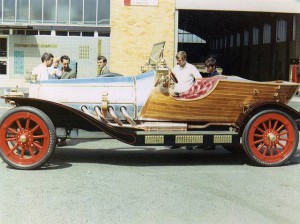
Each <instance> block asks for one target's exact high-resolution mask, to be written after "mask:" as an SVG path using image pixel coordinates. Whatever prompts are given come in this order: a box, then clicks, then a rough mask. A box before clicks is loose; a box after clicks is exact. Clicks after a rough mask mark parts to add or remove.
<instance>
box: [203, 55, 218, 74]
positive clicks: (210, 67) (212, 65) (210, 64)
mask: <svg viewBox="0 0 300 224" xmlns="http://www.w3.org/2000/svg"><path fill="white" fill-rule="evenodd" d="M205 67H206V71H207V73H209V75H208V77H212V76H215V75H219V73H218V71H217V60H216V59H214V58H208V59H207V60H206V61H205Z"/></svg>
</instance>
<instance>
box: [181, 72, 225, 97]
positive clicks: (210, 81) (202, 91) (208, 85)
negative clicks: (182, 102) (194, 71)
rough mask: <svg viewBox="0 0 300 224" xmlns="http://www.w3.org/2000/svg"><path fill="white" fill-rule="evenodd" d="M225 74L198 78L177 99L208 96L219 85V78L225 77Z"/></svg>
mask: <svg viewBox="0 0 300 224" xmlns="http://www.w3.org/2000/svg"><path fill="white" fill-rule="evenodd" d="M224 78H225V76H222V75H217V76H213V77H209V78H202V79H197V80H196V81H195V83H194V84H193V85H192V87H191V88H190V89H189V90H188V91H186V92H184V93H181V94H180V95H179V96H177V97H176V99H196V98H200V97H204V96H206V95H207V94H208V93H209V92H210V90H212V89H213V88H214V87H215V85H217V83H218V81H219V79H224Z"/></svg>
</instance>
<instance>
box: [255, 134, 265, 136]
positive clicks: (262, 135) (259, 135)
mask: <svg viewBox="0 0 300 224" xmlns="http://www.w3.org/2000/svg"><path fill="white" fill-rule="evenodd" d="M263 136H264V135H260V134H254V137H263Z"/></svg>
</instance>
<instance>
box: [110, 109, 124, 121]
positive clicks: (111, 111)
mask: <svg viewBox="0 0 300 224" xmlns="http://www.w3.org/2000/svg"><path fill="white" fill-rule="evenodd" d="M108 112H109V113H110V115H111V117H112V119H113V120H114V121H115V122H116V123H117V124H118V125H120V126H122V125H123V123H122V122H121V121H120V120H119V118H118V117H117V115H116V114H115V111H114V109H113V108H112V107H108Z"/></svg>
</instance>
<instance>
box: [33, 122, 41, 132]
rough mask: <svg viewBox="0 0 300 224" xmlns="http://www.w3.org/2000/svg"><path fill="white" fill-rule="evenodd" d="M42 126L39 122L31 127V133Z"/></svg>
mask: <svg viewBox="0 0 300 224" xmlns="http://www.w3.org/2000/svg"><path fill="white" fill-rule="evenodd" d="M39 127H40V126H39V125H38V124H37V125H36V126H35V127H34V128H32V129H31V133H34V132H35V131H36V130H37V129H38V128H39Z"/></svg>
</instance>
